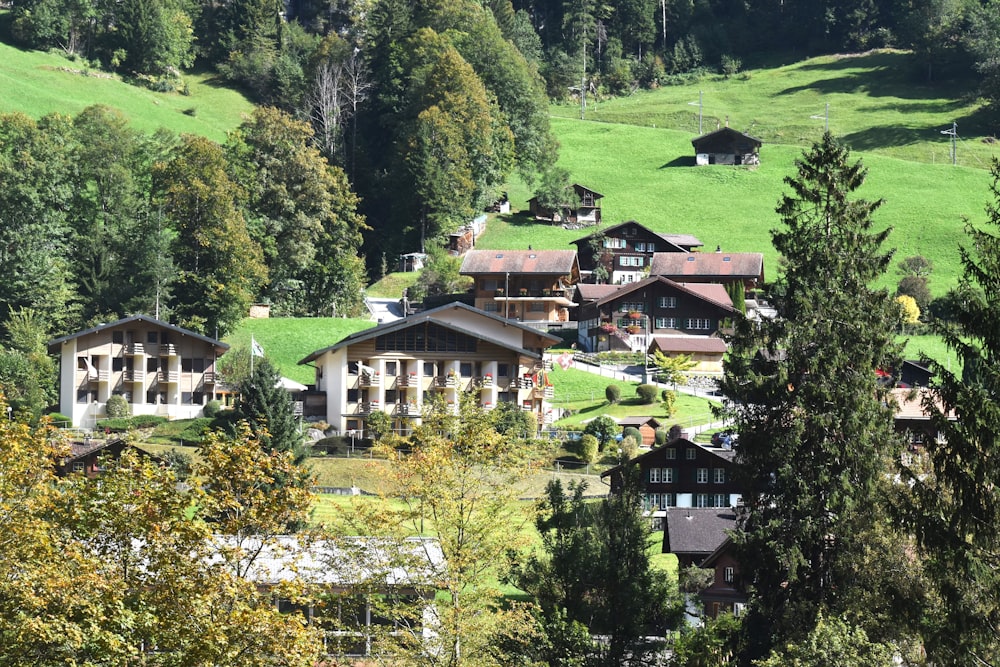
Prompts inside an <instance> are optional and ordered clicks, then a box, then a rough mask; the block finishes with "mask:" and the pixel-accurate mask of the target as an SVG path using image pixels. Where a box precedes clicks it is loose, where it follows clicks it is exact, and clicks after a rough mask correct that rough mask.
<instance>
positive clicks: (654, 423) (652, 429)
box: [618, 417, 663, 447]
mask: <svg viewBox="0 0 1000 667" xmlns="http://www.w3.org/2000/svg"><path fill="white" fill-rule="evenodd" d="M618 425H619V426H621V427H622V430H623V431H624V430H625V429H627V428H629V427H632V428H637V429H639V433H641V434H642V442H640V443H639V445H641V446H643V447H652V446H653V443H655V442H656V430H657V429H658V428H660V427H661V426H663V422H661V421H660V420H659V419H657V418H656V417H623V418H621V419H619V420H618Z"/></svg>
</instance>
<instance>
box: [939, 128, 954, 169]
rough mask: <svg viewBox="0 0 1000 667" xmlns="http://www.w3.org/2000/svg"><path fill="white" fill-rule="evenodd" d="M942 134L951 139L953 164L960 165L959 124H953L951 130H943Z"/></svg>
mask: <svg viewBox="0 0 1000 667" xmlns="http://www.w3.org/2000/svg"><path fill="white" fill-rule="evenodd" d="M941 134H947V135H948V136H950V137H951V164H952V165H955V164H958V123H956V122H952V124H951V129H950V130H941Z"/></svg>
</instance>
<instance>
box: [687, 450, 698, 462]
mask: <svg viewBox="0 0 1000 667" xmlns="http://www.w3.org/2000/svg"><path fill="white" fill-rule="evenodd" d="M684 458H686V459H687V460H688V461H694V460H695V459H696V458H698V450H697V449H695V448H694V447H688V448H687V449H686V450H684Z"/></svg>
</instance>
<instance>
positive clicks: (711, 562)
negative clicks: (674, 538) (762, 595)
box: [699, 537, 747, 618]
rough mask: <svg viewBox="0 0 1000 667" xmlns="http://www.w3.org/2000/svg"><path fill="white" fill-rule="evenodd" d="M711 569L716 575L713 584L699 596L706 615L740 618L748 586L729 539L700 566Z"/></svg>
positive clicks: (710, 616)
mask: <svg viewBox="0 0 1000 667" xmlns="http://www.w3.org/2000/svg"><path fill="white" fill-rule="evenodd" d="M699 567H701V568H705V569H711V570H712V571H713V572H714V573H715V575H714V577H713V578H712V584H711V585H710V586H709V587H708V588H706V589H705V590H703V591H702V592H701V593H700V594H699V595H700V597H701V602H702V604H703V605H704V607H705V615H706V616H708V617H709V618H717V617H718V616H719V614H723V613H731V614H734V615H736V616H740V615H741V614H742V613H743V608H744V606H745V605H746V603H747V594H746V584H745V582H744V581H743V576H742V574H741V572H740V563H739V561H738V560H736V556H735V554H734V547H733V542H732V540H731V539H729V538H728V537H727V538H726V539H725V540H724V541H723V542H722V544H720V545H719V547H718V548H717V549H716V550H715V551H714V552H712V554H711V555H709V556H708V557H707V558H706V559H705V560H704V561H702V562H701V564H700V565H699Z"/></svg>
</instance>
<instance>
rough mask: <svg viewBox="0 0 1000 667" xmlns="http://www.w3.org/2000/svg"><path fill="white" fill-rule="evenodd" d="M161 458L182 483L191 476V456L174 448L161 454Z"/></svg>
mask: <svg viewBox="0 0 1000 667" xmlns="http://www.w3.org/2000/svg"><path fill="white" fill-rule="evenodd" d="M160 458H161V459H163V461H164V462H165V463H166V464H167V465H168V466H170V468H171V469H172V470H173V471H174V474H175V475H176V476H177V480H178V481H180V482H183V481H185V480H186V479H187V478H188V477H190V476H191V455H190V454H188V453H187V452H182V451H179V450H177V449H174V448H172V447H171V448H170V450H169V451H166V452H163V453H162V454H160Z"/></svg>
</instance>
